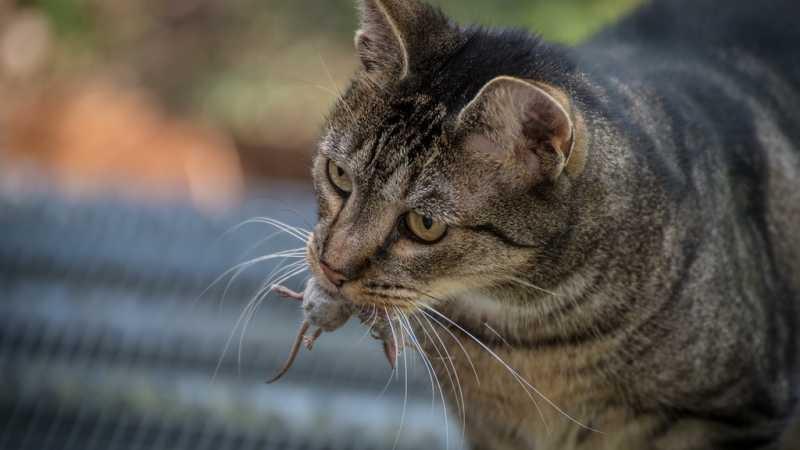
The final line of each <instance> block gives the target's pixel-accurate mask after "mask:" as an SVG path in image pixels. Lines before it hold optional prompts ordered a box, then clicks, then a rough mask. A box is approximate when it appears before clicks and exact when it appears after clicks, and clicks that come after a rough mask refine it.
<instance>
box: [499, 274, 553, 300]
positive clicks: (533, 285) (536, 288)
mask: <svg viewBox="0 0 800 450" xmlns="http://www.w3.org/2000/svg"><path fill="white" fill-rule="evenodd" d="M507 279H508V280H509V281H513V282H515V283H517V284H520V285H522V286H525V287H529V288H531V289H535V290H537V291H540V292H544V293H545V294H549V295H552V296H553V297H559V295H558V294H557V293H555V292H553V291H551V290H549V289H545V288H543V287H539V286H537V285H535V284H533V283H531V282H530V281H526V280H523V279H522V278H518V277H513V276H512V277H508V278H507Z"/></svg>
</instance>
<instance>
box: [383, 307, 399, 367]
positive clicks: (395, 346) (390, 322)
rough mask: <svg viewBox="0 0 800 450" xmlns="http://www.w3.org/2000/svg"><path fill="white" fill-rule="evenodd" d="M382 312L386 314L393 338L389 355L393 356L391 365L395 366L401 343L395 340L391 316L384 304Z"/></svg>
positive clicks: (395, 335)
mask: <svg viewBox="0 0 800 450" xmlns="http://www.w3.org/2000/svg"><path fill="white" fill-rule="evenodd" d="M383 312H384V313H385V314H386V322H387V323H388V324H389V330H390V331H391V332H392V339H393V340H394V355H391V357H392V358H394V361H392V367H397V357H398V355H399V353H400V352H401V351H403V349H402V348H401V347H400V344H401V343H399V342H397V334H395V332H394V325H392V318H391V316H390V315H389V310H388V309H386V307H385V306H384V308H383Z"/></svg>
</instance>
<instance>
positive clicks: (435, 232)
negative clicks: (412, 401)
mask: <svg viewBox="0 0 800 450" xmlns="http://www.w3.org/2000/svg"><path fill="white" fill-rule="evenodd" d="M359 6H360V13H361V14H360V16H361V23H360V29H359V31H358V32H357V33H356V36H355V49H356V53H357V55H358V58H359V61H360V67H359V68H358V70H357V72H356V74H355V75H354V77H353V79H352V82H351V84H350V85H349V87H348V88H347V89H346V91H345V92H344V93H343V94H342V96H341V98H339V99H338V100H337V101H336V103H335V105H334V106H333V109H332V112H331V114H330V115H329V118H328V120H327V122H326V124H325V125H324V128H323V132H322V137H321V139H320V144H319V147H318V150H317V152H316V154H315V156H314V160H313V168H312V171H313V177H314V185H315V188H316V192H317V197H318V207H319V221H318V224H317V225H316V226H315V228H314V230H313V235H312V237H311V238H310V240H309V242H308V247H307V253H308V254H307V259H308V262H309V265H310V267H311V269H312V273H313V275H314V278H313V282H314V283H317V284H318V285H319V286H320V287H321V288H322V289H324V290H325V291H326V292H328V293H330V294H331V295H336V296H339V297H341V298H343V299H345V300H346V301H348V302H351V303H352V304H353V305H356V306H357V307H359V308H361V309H362V310H364V309H366V310H370V309H371V310H372V311H374V312H381V313H382V314H384V315H385V316H386V317H388V318H389V319H390V322H389V324H390V325H392V324H394V328H397V330H398V332H397V333H398V334H409V333H411V332H413V333H414V334H415V335H416V336H417V340H416V341H415V342H416V343H417V344H419V346H418V347H417V349H418V350H421V351H422V352H423V353H424V354H427V356H429V357H430V358H429V359H430V364H431V367H432V368H433V370H435V372H436V375H437V376H438V378H439V379H440V380H441V383H442V384H443V388H444V389H443V390H444V392H445V394H446V395H447V396H448V397H449V402H450V405H451V407H452V408H454V409H455V410H456V411H459V412H460V414H462V415H461V418H462V419H463V422H464V427H465V433H466V436H467V438H468V440H469V442H470V445H471V446H472V448H474V449H536V450H549V449H559V450H566V449H591V450H604V449H609V450H611V449H623V450H636V449H662V450H690V449H698V450H699V449H703V450H709V449H720V450H721V449H771V448H777V447H778V446H779V445H780V440H781V438H782V436H783V434H784V432H785V430H786V428H787V426H788V424H789V423H790V421H791V420H792V417H793V415H794V412H795V406H796V403H797V395H798V376H797V372H798V370H797V369H798V368H797V357H798V345H797V343H798V336H797V320H798V306H797V302H798V300H799V299H798V296H799V293H800V239H799V238H798V237H797V234H796V232H797V229H798V228H797V227H798V226H800V189H798V187H799V186H800V185H798V180H800V149H799V148H798V147H799V146H800V52H798V51H797V46H798V44H800V27H796V26H795V18H796V17H798V14H800V6H798V5H797V4H795V3H794V2H790V1H788V0H785V1H781V0H769V1H765V2H728V3H725V4H724V5H722V4H720V3H715V2H712V1H710V0H699V1H695V2H689V1H688V0H674V1H653V2H651V3H647V4H645V5H644V6H642V7H640V8H639V9H638V10H636V11H635V12H633V13H631V14H630V15H628V16H627V17H625V18H623V19H622V20H621V21H620V22H619V23H617V24H616V25H613V26H611V27H610V28H608V29H606V30H603V31H601V32H600V33H599V34H598V35H596V36H595V37H593V38H592V39H590V40H589V41H588V42H586V43H584V44H582V45H580V46H578V47H575V48H565V47H562V46H558V45H555V44H550V43H546V42H544V41H543V40H541V39H540V38H538V37H536V36H534V35H532V34H530V33H528V32H526V31H524V30H502V29H500V30H497V29H487V28H484V27H480V26H470V27H463V26H460V25H457V24H455V23H454V22H453V21H452V20H450V19H449V18H448V17H447V16H445V15H444V14H443V13H442V12H441V11H440V10H438V9H436V8H434V7H432V6H429V5H427V4H425V3H423V2H421V1H418V0H360V1H359ZM394 328H393V329H394ZM437 330H438V331H437ZM393 332H394V331H393ZM434 332H437V333H438V335H439V336H441V339H438V338H437V337H436V336H435V335H434ZM406 345H415V344H414V343H413V342H412V343H411V344H409V343H408V342H406ZM442 354H447V355H448V357H447V358H435V356H437V355H442Z"/></svg>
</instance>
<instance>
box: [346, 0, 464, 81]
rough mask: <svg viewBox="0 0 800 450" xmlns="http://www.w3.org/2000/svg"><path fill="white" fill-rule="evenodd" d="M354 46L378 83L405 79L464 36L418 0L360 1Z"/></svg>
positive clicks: (440, 14) (439, 12)
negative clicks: (359, 19)
mask: <svg viewBox="0 0 800 450" xmlns="http://www.w3.org/2000/svg"><path fill="white" fill-rule="evenodd" d="M359 10H360V13H361V26H360V29H359V30H358V31H357V32H356V36H355V47H356V52H357V53H358V58H359V60H360V61H361V66H362V67H363V69H364V70H365V71H366V72H367V74H368V75H369V76H370V77H371V78H372V79H374V80H376V81H379V82H382V83H383V82H387V81H390V80H402V79H403V78H405V77H406V76H408V74H409V73H411V72H414V70H415V68H420V67H425V66H426V65H429V61H430V60H431V59H433V58H436V57H438V56H441V55H443V54H447V53H448V52H449V51H451V50H452V49H453V48H455V47H456V46H457V45H458V44H459V42H461V40H462V39H463V37H462V36H461V34H460V33H459V32H458V29H457V28H456V27H455V26H454V25H453V24H452V23H451V22H450V21H449V19H447V17H446V16H445V15H444V14H442V13H441V11H439V10H438V9H436V8H433V7H432V6H430V5H427V4H425V3H424V2H422V1H419V0H359Z"/></svg>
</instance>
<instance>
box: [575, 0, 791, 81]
mask: <svg viewBox="0 0 800 450" xmlns="http://www.w3.org/2000/svg"><path fill="white" fill-rule="evenodd" d="M798 17H800V2H798V1H796V0H764V1H748V0H733V1H729V2H719V1H717V0H650V1H646V2H645V4H644V5H643V6H641V7H640V8H638V9H636V10H635V11H633V12H632V13H631V14H630V15H628V16H627V17H624V18H623V19H622V20H620V21H619V22H618V23H617V24H615V25H613V26H611V27H609V28H607V29H606V30H604V31H603V32H601V33H599V34H597V35H596V36H595V37H594V38H593V39H592V40H591V41H590V42H589V43H588V45H587V46H588V47H603V46H609V45H614V44H615V43H617V44H618V43H625V44H628V45H632V46H636V47H638V48H640V49H641V50H643V51H645V52H648V53H649V54H652V55H653V56H658V55H659V54H660V53H667V54H673V53H677V54H680V55H683V56H685V57H692V56H695V57H700V58H702V57H704V56H706V55H707V54H708V52H709V51H711V52H718V51H720V50H730V51H742V52H747V53H750V54H753V55H757V57H758V58H759V60H761V61H762V62H764V63H767V64H770V66H772V67H774V68H775V69H776V70H777V71H778V72H780V73H781V76H782V77H783V78H784V79H786V80H787V81H788V82H790V83H791V84H792V85H794V87H800V52H798V51H797V46H798V44H800V26H798V22H797V19H798ZM639 56H643V54H641V53H640V54H639Z"/></svg>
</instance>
